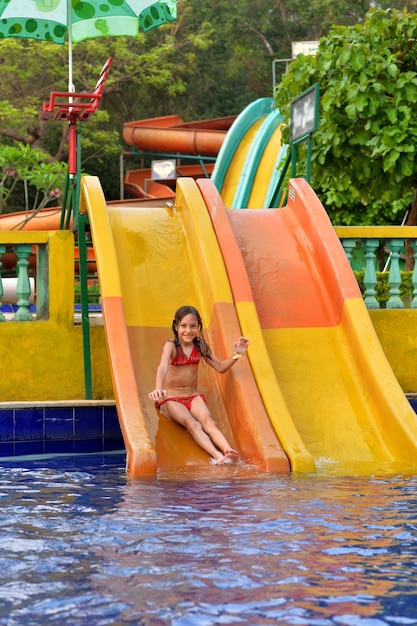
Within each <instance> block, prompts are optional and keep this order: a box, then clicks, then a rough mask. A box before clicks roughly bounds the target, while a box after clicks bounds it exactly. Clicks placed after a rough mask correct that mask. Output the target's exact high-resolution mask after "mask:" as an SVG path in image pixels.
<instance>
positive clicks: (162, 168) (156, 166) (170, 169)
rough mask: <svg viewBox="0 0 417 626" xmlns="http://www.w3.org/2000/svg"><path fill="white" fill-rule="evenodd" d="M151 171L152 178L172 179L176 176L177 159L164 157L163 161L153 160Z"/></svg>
mask: <svg viewBox="0 0 417 626" xmlns="http://www.w3.org/2000/svg"><path fill="white" fill-rule="evenodd" d="M151 171H152V180H171V179H173V178H175V176H176V171H177V163H176V160H175V159H164V160H163V161H152V165H151Z"/></svg>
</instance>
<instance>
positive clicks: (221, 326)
mask: <svg viewBox="0 0 417 626" xmlns="http://www.w3.org/2000/svg"><path fill="white" fill-rule="evenodd" d="M81 184H82V190H81V204H80V207H81V208H80V210H81V211H82V212H85V211H87V212H88V215H89V221H90V226H91V234H92V239H93V243H94V249H95V254H96V262H97V269H98V274H99V280H100V289H101V296H102V310H103V319H104V327H105V333H106V341H107V346H108V354H109V360H110V369H111V373H112V379H113V387H114V390H115V397H116V404H117V411H118V416H119V421H120V425H121V429H122V432H123V436H124V441H125V446H126V450H127V463H128V470H129V472H130V473H131V474H133V475H138V476H146V475H149V476H152V475H154V474H155V473H156V472H157V471H158V469H161V468H164V467H169V468H173V467H184V466H189V465H200V466H203V467H204V466H206V467H208V458H207V455H206V454H205V453H204V452H202V451H201V450H200V448H198V446H197V445H196V444H195V443H194V442H193V440H192V439H191V438H190V436H189V435H188V434H187V433H186V431H185V430H184V429H183V428H181V427H180V426H178V425H177V424H175V423H174V422H171V421H169V420H167V419H166V418H165V417H163V416H160V415H159V414H158V413H157V411H156V409H155V407H154V404H153V403H152V402H151V401H150V400H149V399H148V395H147V394H148V392H149V391H150V390H151V389H153V387H154V384H155V373H156V367H157V365H158V362H159V358H160V354H161V349H162V345H163V342H164V341H165V340H166V339H168V338H170V337H171V336H172V331H171V323H172V317H173V314H174V312H175V310H176V309H177V308H178V307H179V306H181V305H183V304H192V305H194V306H196V307H197V308H198V310H199V311H200V313H201V315H202V318H203V321H204V327H205V332H206V336H207V338H208V340H209V342H210V343H211V344H212V345H213V347H214V346H215V352H216V354H217V355H218V356H219V357H220V358H225V357H226V356H228V355H230V353H231V351H232V350H233V344H234V342H235V341H236V339H237V338H238V337H239V336H240V335H241V332H242V331H241V328H240V326H239V322H238V319H237V315H236V311H235V306H234V303H233V297H232V292H231V289H230V284H229V280H228V277H227V273H226V269H225V266H224V262H223V259H222V255H221V253H220V250H219V246H218V243H217V239H216V236H215V234H214V230H213V227H212V224H211V220H210V216H209V213H208V211H207V208H206V206H205V203H204V200H203V198H202V195H201V193H200V191H199V190H198V187H197V185H196V183H195V181H194V180H193V179H189V178H184V179H180V180H179V181H178V185H177V195H176V201H175V206H172V205H170V203H161V204H160V205H159V206H149V205H146V204H143V203H141V202H140V201H138V202H137V205H136V206H135V204H134V203H132V202H117V203H108V204H107V205H106V202H105V199H104V196H103V192H102V189H101V185H100V183H99V181H98V179H97V178H96V177H90V176H85V177H83V178H82V181H81ZM200 376H201V380H200V383H201V391H202V392H203V393H205V394H206V395H207V401H208V404H209V406H210V408H211V409H212V411H213V414H215V416H216V420H217V422H218V424H219V426H220V428H221V430H222V431H223V432H224V433H225V434H226V436H227V438H228V439H229V440H230V442H231V445H233V446H234V447H236V448H237V450H239V453H240V456H241V458H242V459H245V460H247V462H248V464H250V465H253V466H255V467H257V468H258V469H260V470H262V471H268V472H289V471H290V465H289V462H288V458H287V456H286V454H285V453H284V451H283V449H282V446H281V445H280V444H279V442H278V438H277V436H276V433H275V431H274V429H273V427H272V425H271V422H270V420H269V418H268V415H267V413H266V410H265V407H264V404H263V401H262V399H261V396H260V394H259V390H258V386H257V384H256V381H255V378H254V376H253V373H252V369H251V367H250V364H249V361H248V359H242V360H241V361H239V363H237V364H236V366H234V367H233V368H232V369H231V370H230V371H229V372H227V373H226V374H223V375H218V374H217V373H215V372H214V370H213V369H212V368H210V367H208V366H205V365H204V364H202V366H201V370H200Z"/></svg>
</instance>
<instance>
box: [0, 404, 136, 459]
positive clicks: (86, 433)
mask: <svg viewBox="0 0 417 626" xmlns="http://www.w3.org/2000/svg"><path fill="white" fill-rule="evenodd" d="M119 450H124V442H123V437H122V433H121V430H120V425H119V420H118V417H117V410H116V404H115V403H114V402H113V401H101V402H100V401H88V400H86V401H72V402H71V401H67V402H56V403H54V402H45V403H42V402H33V403H29V402H21V403H17V402H15V403H4V404H3V406H2V404H1V403H0V459H1V458H2V457H10V456H23V455H34V454H62V453H71V454H72V453H91V452H113V451H119Z"/></svg>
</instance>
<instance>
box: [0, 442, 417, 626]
mask: <svg viewBox="0 0 417 626" xmlns="http://www.w3.org/2000/svg"><path fill="white" fill-rule="evenodd" d="M124 463H125V459H124V456H123V455H120V454H119V455H109V456H89V455H86V456H78V457H68V458H67V457H55V458H51V459H47V458H45V457H43V458H42V459H38V460H30V461H29V460H25V459H17V460H16V461H13V462H11V463H4V464H2V465H0V503H1V508H0V567H1V576H0V624H4V625H7V626H14V625H19V626H20V625H36V626H39V624H46V623H47V624H53V625H64V624H65V625H66V626H75V625H77V626H78V625H79V626H84V625H87V624H88V625H90V626H101V625H103V626H107V625H119V624H120V625H122V624H138V625H139V624H140V625H146V626H148V625H149V626H156V625H163V624H172V625H175V626H188V625H196V626H208V625H212V624H213V625H214V624H250V625H263V624H294V625H297V626H299V625H305V624H309V625H310V624H312V625H315V626H327V625H338V626H340V625H347V626H352V625H355V626H356V625H361V626H371V625H372V626H380V625H383V624H388V625H397V624H401V625H409V624H417V578H416V576H417V502H416V497H415V494H416V490H417V477H414V476H391V477H387V476H381V477H363V476H361V477H353V478H352V477H350V478H349V477H326V476H318V475H295V474H292V475H288V476H287V475H285V476H276V475H275V476H272V475H264V474H258V473H257V472H256V471H253V470H251V469H250V468H242V467H232V466H228V467H212V466H207V467H204V468H201V469H196V468H194V469H192V470H190V471H188V470H181V471H179V472H178V473H177V474H176V475H173V474H171V475H170V476H167V475H163V474H160V475H159V476H158V479H157V480H137V479H133V478H131V477H127V476H126V474H125V471H124Z"/></svg>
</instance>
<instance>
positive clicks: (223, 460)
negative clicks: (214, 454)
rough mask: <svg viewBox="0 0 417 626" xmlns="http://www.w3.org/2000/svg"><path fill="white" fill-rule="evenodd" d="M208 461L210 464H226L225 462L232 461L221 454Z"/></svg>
mask: <svg viewBox="0 0 417 626" xmlns="http://www.w3.org/2000/svg"><path fill="white" fill-rule="evenodd" d="M210 462H211V464H212V465H226V464H227V463H231V462H232V461H231V459H229V458H227V457H226V456H222V457H220V458H218V459H211V460H210Z"/></svg>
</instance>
